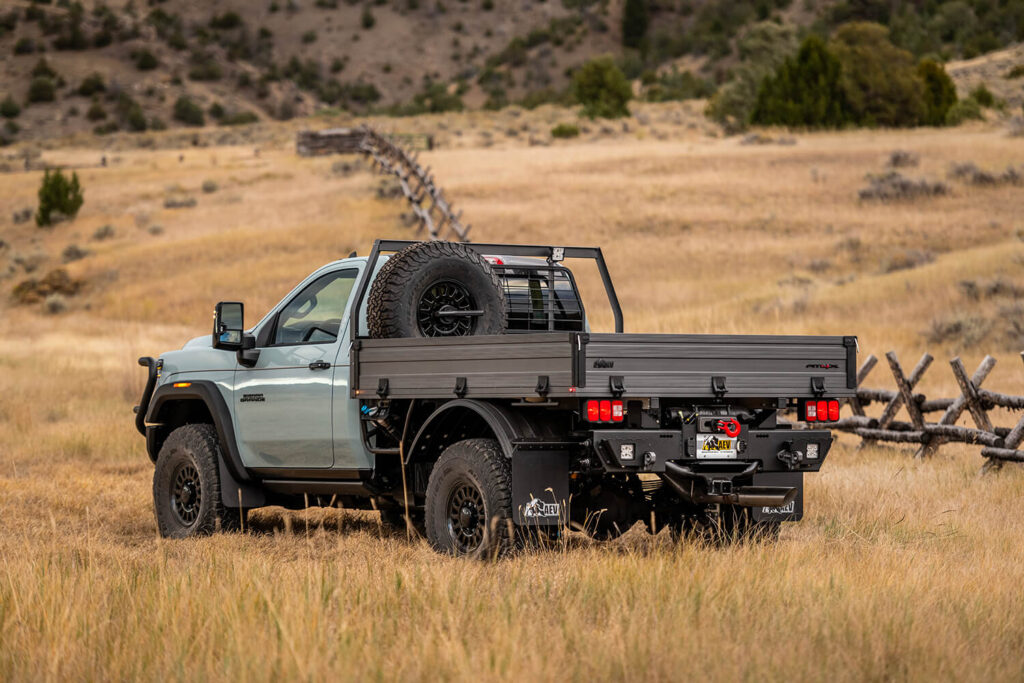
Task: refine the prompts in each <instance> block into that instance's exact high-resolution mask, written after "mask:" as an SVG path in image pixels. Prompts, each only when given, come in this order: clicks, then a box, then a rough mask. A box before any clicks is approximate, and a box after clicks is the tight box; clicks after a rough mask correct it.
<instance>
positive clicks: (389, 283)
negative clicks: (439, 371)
mask: <svg viewBox="0 0 1024 683" xmlns="http://www.w3.org/2000/svg"><path fill="white" fill-rule="evenodd" d="M367 309H368V310H367V318H368V323H369V328H370V336H372V337H375V338H378V339H381V338H393V337H462V336H468V335H480V334H503V333H504V332H505V328H506V324H507V322H506V317H505V296H504V294H503V293H502V288H501V280H500V279H499V278H498V275H497V274H496V273H495V272H494V270H493V269H492V268H491V266H490V264H488V263H487V261H486V260H485V259H484V257H483V256H481V255H480V254H479V253H477V252H476V251H474V250H473V249H470V248H469V247H467V246H465V245H464V244H459V243H457V242H419V243H417V244H413V245H411V246H409V247H406V248H405V249H403V250H402V251H400V252H398V253H397V254H395V255H394V256H392V257H391V258H390V259H388V261H387V262H386V263H385V264H384V266H383V267H382V268H381V269H380V272H379V273H378V275H377V278H376V279H375V280H374V282H373V286H372V287H371V288H370V299H369V302H368V306H367Z"/></svg>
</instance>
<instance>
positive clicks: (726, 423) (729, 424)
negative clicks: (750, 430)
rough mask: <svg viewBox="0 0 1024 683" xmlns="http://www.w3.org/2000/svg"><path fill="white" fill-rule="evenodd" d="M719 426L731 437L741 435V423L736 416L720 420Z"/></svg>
mask: <svg viewBox="0 0 1024 683" xmlns="http://www.w3.org/2000/svg"><path fill="white" fill-rule="evenodd" d="M718 428H719V429H721V430H722V431H723V432H724V433H725V435H726V436H728V437H730V438H731V437H735V436H739V435H740V423H739V420H737V419H736V418H734V417H733V418H729V419H728V420H719V421H718Z"/></svg>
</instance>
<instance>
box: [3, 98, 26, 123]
mask: <svg viewBox="0 0 1024 683" xmlns="http://www.w3.org/2000/svg"><path fill="white" fill-rule="evenodd" d="M20 113H21V107H19V106H18V103H17V102H15V101H14V98H13V97H11V96H10V95H8V96H7V97H5V98H4V99H3V102H0V116H3V117H4V118H5V119H13V118H16V117H17V116H18V114H20Z"/></svg>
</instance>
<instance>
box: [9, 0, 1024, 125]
mask: <svg viewBox="0 0 1024 683" xmlns="http://www.w3.org/2000/svg"><path fill="white" fill-rule="evenodd" d="M904 5H906V6H904ZM915 6H916V5H915V4H912V3H905V4H904V3H898V4H893V3H890V2H888V0H885V1H883V0H840V1H838V2H837V1H835V0H799V1H797V0H215V1H213V2H198V1H197V0H110V1H109V2H103V1H102V0H99V1H97V0H83V1H82V2H77V1H76V2H70V1H69V0H34V1H31V2H29V1H26V0H7V2H5V3H4V4H3V6H2V7H0V55H3V59H2V60H0V114H2V115H3V116H4V117H5V119H6V121H5V122H4V127H3V129H2V130H0V140H2V141H3V142H12V141H17V140H19V139H39V138H43V137H53V136H64V135H68V134H74V133H81V132H95V133H99V134H103V133H109V132H113V131H115V130H121V131H140V130H146V129H160V128H164V127H175V126H189V125H200V124H206V125H209V124H212V123H220V124H224V125H230V124H240V123H247V122H251V121H254V120H259V119H265V118H277V119H287V118H291V117H293V116H300V115H305V114H310V113H312V112H314V111H316V110H319V109H322V108H325V107H332V108H337V109H344V110H347V111H353V112H360V113H364V112H368V111H373V112H377V113H392V114H406V113H420V112H427V111H435V112H436V111H448V110H452V109H458V108H462V107H468V108H482V107H489V108H498V107H501V106H504V105H505V104H508V103H510V102H520V103H524V104H526V105H527V106H531V105H533V104H537V103H542V102H546V101H561V100H564V97H565V91H566V86H567V84H568V82H569V78H570V75H571V73H572V71H573V70H574V69H575V68H576V67H578V66H579V65H580V64H581V63H582V62H584V61H586V60H587V59H590V58H592V57H594V56H596V55H600V54H613V55H614V56H615V57H616V59H617V60H618V61H619V63H620V65H621V67H622V68H623V70H624V71H625V72H626V74H627V76H629V77H630V78H634V79H638V80H639V78H640V77H641V76H642V75H644V74H651V73H654V72H655V71H657V70H659V69H660V70H661V72H662V73H664V72H665V70H666V69H667V67H668V66H669V65H677V66H679V67H681V68H683V69H688V70H692V71H693V72H694V73H695V74H697V76H696V77H695V78H693V79H692V80H686V81H683V82H681V83H679V82H677V83H675V84H674V85H672V86H671V87H669V88H668V90H670V91H671V92H670V94H668V95H666V96H667V97H670V98H674V99H678V98H683V97H694V96H698V97H699V96H704V95H707V94H708V93H709V92H710V91H711V90H713V89H714V87H715V86H716V85H717V84H719V83H721V82H723V81H724V80H726V79H727V78H728V76H729V74H730V68H731V66H732V64H733V63H734V61H735V59H736V58H737V54H736V52H737V48H736V46H737V37H738V36H742V35H743V34H744V32H745V31H746V30H747V29H748V28H749V26H751V25H752V24H753V23H754V22H757V21H774V22H779V23H788V24H793V25H796V26H798V27H803V28H804V29H806V28H810V29H813V30H817V31H819V32H828V31H830V30H831V29H832V28H833V27H834V26H835V25H837V24H838V23H840V22H842V21H848V20H858V19H866V20H873V21H878V22H881V23H885V24H887V25H889V26H890V27H891V28H892V33H893V40H894V41H895V42H896V43H897V44H898V45H901V46H903V47H906V48H907V49H910V50H911V51H912V52H914V53H915V54H918V55H920V54H940V56H942V57H944V58H956V57H974V56H976V55H978V54H980V53H983V52H987V51H989V50H993V49H997V48H1001V47H1003V46H1005V45H1007V44H1011V43H1012V42H1014V41H1019V40H1022V39H1024V0H1007V1H1006V2H1001V3H991V2H984V0H972V1H971V2H964V1H955V2H940V3H928V4H927V5H926V6H923V7H921V8H919V9H915ZM893 7H896V8H897V9H893ZM687 78H689V77H687Z"/></svg>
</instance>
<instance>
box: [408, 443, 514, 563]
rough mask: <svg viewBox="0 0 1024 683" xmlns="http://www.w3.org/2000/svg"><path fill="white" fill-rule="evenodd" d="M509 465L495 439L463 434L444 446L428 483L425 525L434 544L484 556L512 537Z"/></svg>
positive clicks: (443, 549) (450, 550)
mask: <svg viewBox="0 0 1024 683" xmlns="http://www.w3.org/2000/svg"><path fill="white" fill-rule="evenodd" d="M511 519H512V470H511V467H510V466H509V462H508V458H506V457H505V454H504V453H502V452H501V448H500V447H499V446H498V442H497V441H494V440H493V439H466V440H465V441H459V442H458V443H455V444H452V445H451V446H449V447H448V448H446V449H445V451H444V453H442V454H441V457H440V458H438V460H437V462H436V463H435V464H434V469H433V471H431V473H430V480H429V482H428V483H427V505H426V520H425V521H426V527H427V529H426V531H427V539H428V540H429V541H430V544H431V545H432V546H433V547H434V549H435V550H437V551H438V552H442V553H447V554H450V555H464V556H468V557H476V558H486V557H490V556H492V555H497V554H498V553H500V552H502V551H504V550H505V549H507V547H508V545H509V543H510V541H511V539H510V538H509V534H508V523H509V520H511Z"/></svg>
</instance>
